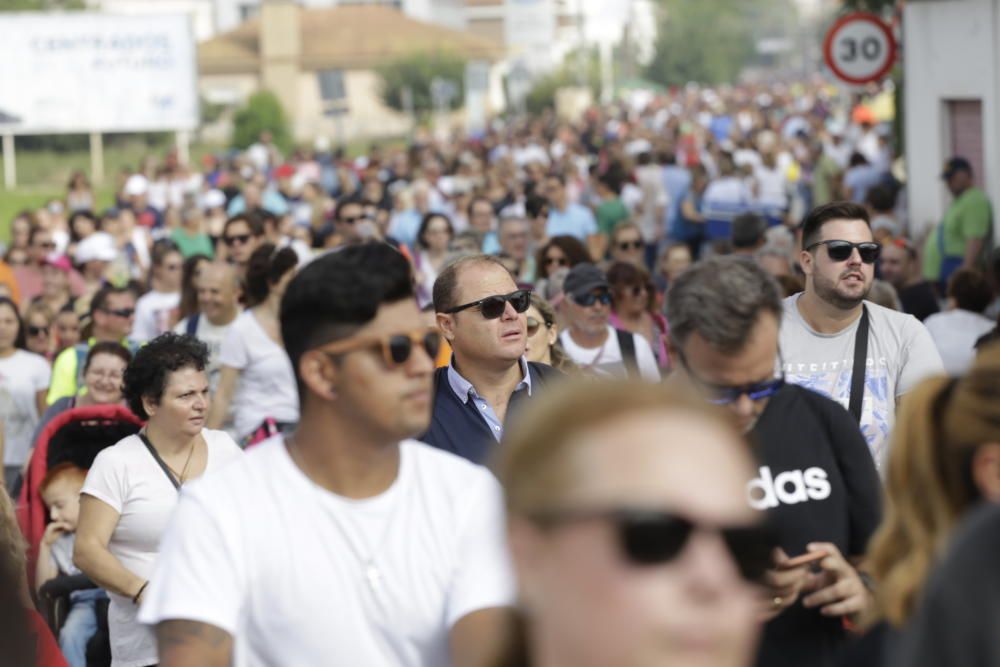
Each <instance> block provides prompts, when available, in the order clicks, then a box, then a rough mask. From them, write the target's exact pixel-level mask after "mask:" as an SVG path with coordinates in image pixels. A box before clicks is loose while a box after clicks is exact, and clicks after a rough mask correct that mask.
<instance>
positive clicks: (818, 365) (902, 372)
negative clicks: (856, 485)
mask: <svg viewBox="0 0 1000 667" xmlns="http://www.w3.org/2000/svg"><path fill="white" fill-rule="evenodd" d="M800 296H801V294H795V295H792V296H790V297H788V298H787V299H785V316H784V318H783V319H782V322H781V336H780V338H781V353H782V355H783V358H784V362H785V377H786V379H787V380H788V381H789V382H792V383H794V384H797V385H801V386H803V387H805V388H807V389H811V390H813V391H815V392H818V393H820V394H823V395H824V396H828V397H830V398H832V399H833V400H835V401H837V402H838V403H840V404H841V405H843V406H844V409H847V408H848V406H849V405H850V402H851V376H852V375H853V369H854V338H855V334H856V333H857V330H858V323H859V322H860V318H858V320H856V321H855V322H854V323H853V324H851V325H850V326H848V327H847V328H846V329H844V330H843V331H841V332H839V333H835V334H821V333H817V332H816V331H814V330H813V329H812V328H811V327H810V326H809V325H808V324H806V322H805V320H803V319H802V315H801V314H800V313H799V308H798V305H797V301H798V299H799V297H800ZM865 306H866V307H867V308H868V316H869V333H868V359H867V371H866V372H865V396H864V400H863V402H862V407H861V432H862V434H863V435H864V436H865V440H867V441H868V446H869V447H870V448H871V451H872V455H873V456H874V457H875V465H876V466H877V467H878V468H879V470H881V469H882V466H883V464H884V463H885V461H886V457H887V455H888V446H889V435H890V433H891V432H892V426H893V423H894V422H895V415H896V402H897V399H898V398H899V397H900V396H902V395H903V394H905V393H906V392H908V391H910V390H911V389H913V387H914V386H915V385H916V384H917V383H919V382H920V381H921V380H924V379H926V378H927V377H929V376H932V375H935V374H940V373H941V372H942V366H941V356H940V355H939V354H938V351H937V348H935V347H934V341H933V340H931V336H930V334H929V333H927V329H926V328H925V327H924V325H923V324H921V323H920V322H919V321H918V320H917V318H915V317H913V316H912V315H907V314H905V313H898V312H896V311H894V310H889V309H888V308H883V307H882V306H879V305H877V304H874V303H872V302H871V301H865Z"/></svg>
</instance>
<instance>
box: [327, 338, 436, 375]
mask: <svg viewBox="0 0 1000 667" xmlns="http://www.w3.org/2000/svg"><path fill="white" fill-rule="evenodd" d="M421 346H422V347H423V348H424V352H426V353H427V356H428V357H429V358H430V359H431V361H434V360H435V359H437V355H438V351H439V350H440V349H441V333H440V332H439V331H438V330H437V329H417V330H415V331H410V332H407V333H398V334H385V335H381V336H357V337H355V338H347V339H345V340H342V341H339V342H337V343H334V344H332V345H328V346H326V347H324V348H322V349H321V350H320V351H321V352H323V353H324V354H326V355H327V356H329V357H338V356H340V355H342V354H347V353H348V352H354V351H355V350H360V349H363V348H366V347H367V348H371V347H378V348H379V349H380V351H381V352H382V359H383V360H384V361H385V365H386V366H387V367H389V368H395V367H396V366H400V365H402V364H405V363H406V362H407V361H409V360H410V357H411V356H412V355H413V350H414V349H416V348H418V347H421Z"/></svg>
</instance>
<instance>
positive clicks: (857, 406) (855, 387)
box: [848, 304, 868, 424]
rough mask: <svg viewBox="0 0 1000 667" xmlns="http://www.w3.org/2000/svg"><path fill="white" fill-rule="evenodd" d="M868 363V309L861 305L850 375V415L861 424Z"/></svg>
mask: <svg viewBox="0 0 1000 667" xmlns="http://www.w3.org/2000/svg"><path fill="white" fill-rule="evenodd" d="M867 361H868V307H867V306H865V305H864V304H861V321H860V322H858V331H857V333H856V334H855V336H854V371H853V372H852V373H851V402H850V407H849V408H848V409H849V410H850V413H851V414H852V415H854V421H856V422H858V424H860V423H861V405H862V402H863V400H864V397H865V373H866V372H867Z"/></svg>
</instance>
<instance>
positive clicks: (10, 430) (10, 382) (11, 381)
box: [0, 350, 52, 466]
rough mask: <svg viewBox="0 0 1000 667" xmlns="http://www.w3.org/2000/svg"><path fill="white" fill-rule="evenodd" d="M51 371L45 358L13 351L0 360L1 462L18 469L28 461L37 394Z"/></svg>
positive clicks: (35, 422)
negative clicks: (2, 445)
mask: <svg viewBox="0 0 1000 667" xmlns="http://www.w3.org/2000/svg"><path fill="white" fill-rule="evenodd" d="M51 378H52V369H51V368H50V367H49V362H47V361H45V357H42V356H41V355H38V354H35V353H34V352H27V351H25V350H15V351H14V354H12V355H10V356H9V357H6V358H2V359H0V420H3V438H4V448H3V463H4V465H7V466H20V465H24V462H25V461H26V460H27V458H28V451H29V450H30V449H31V446H32V444H33V443H32V442H31V437H32V435H33V434H34V433H35V427H36V426H38V418H39V414H38V403H37V402H36V400H35V397H36V396H37V395H38V392H39V391H44V390H46V389H48V387H49V381H50V380H51Z"/></svg>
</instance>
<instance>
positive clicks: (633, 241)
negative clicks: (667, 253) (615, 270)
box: [610, 222, 646, 267]
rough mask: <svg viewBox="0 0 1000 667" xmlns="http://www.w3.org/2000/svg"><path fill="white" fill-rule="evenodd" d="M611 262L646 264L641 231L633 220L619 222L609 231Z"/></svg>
mask: <svg viewBox="0 0 1000 667" xmlns="http://www.w3.org/2000/svg"><path fill="white" fill-rule="evenodd" d="M610 254H611V262H612V263H616V262H624V263H626V264H633V265H635V266H640V267H645V265H646V260H645V256H646V244H645V243H643V241H642V232H641V231H639V225H637V224H635V223H634V222H622V223H619V224H618V225H617V226H616V227H615V229H614V231H612V232H611V251H610Z"/></svg>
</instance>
